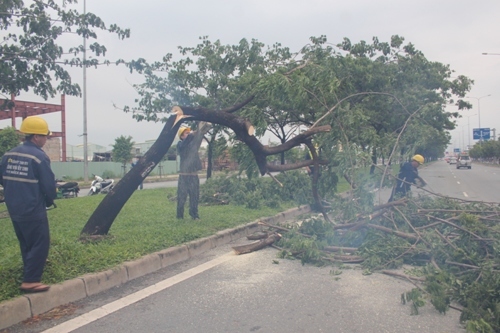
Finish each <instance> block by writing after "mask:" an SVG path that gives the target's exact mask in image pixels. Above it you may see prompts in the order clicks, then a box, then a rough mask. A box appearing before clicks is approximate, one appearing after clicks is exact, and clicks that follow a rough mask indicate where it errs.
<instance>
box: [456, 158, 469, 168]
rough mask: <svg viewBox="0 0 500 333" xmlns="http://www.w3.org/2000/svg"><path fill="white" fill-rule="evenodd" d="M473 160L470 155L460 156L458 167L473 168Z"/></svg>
mask: <svg viewBox="0 0 500 333" xmlns="http://www.w3.org/2000/svg"><path fill="white" fill-rule="evenodd" d="M471 162H472V160H471V159H470V157H469V156H468V155H463V156H460V157H459V158H458V161H457V169H460V168H467V169H470V168H472V165H471Z"/></svg>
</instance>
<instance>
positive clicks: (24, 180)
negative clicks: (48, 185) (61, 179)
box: [3, 176, 38, 184]
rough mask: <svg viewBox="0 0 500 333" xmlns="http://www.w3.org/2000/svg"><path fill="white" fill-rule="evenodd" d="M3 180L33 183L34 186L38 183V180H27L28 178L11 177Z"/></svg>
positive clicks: (5, 177)
mask: <svg viewBox="0 0 500 333" xmlns="http://www.w3.org/2000/svg"><path fill="white" fill-rule="evenodd" d="M3 179H7V180H12V181H14V182H23V183H33V184H37V183H38V179H26V178H17V177H9V176H4V177H3Z"/></svg>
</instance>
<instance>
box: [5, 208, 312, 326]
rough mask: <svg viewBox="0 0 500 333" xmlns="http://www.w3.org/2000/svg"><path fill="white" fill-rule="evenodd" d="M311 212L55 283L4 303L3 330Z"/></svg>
mask: <svg viewBox="0 0 500 333" xmlns="http://www.w3.org/2000/svg"><path fill="white" fill-rule="evenodd" d="M310 211H311V210H310V207H309V206H308V205H304V206H300V207H297V208H292V209H288V210H286V211H284V212H281V213H279V214H277V215H275V216H271V217H265V218H262V219H258V220H256V221H254V222H250V223H247V224H244V225H241V226H239V227H235V228H231V229H226V230H222V231H219V232H217V233H215V234H214V235H212V236H209V237H204V238H201V239H197V240H194V241H191V242H188V243H186V244H183V245H179V246H174V247H171V248H168V249H165V250H161V251H158V252H154V253H152V254H148V255H145V256H143V257H141V258H139V259H137V260H134V261H129V262H125V263H123V264H121V265H119V266H117V267H115V268H112V269H109V270H106V271H103V272H98V273H90V274H85V275H83V276H81V277H77V278H74V279H71V280H68V281H65V282H63V283H60V284H54V285H52V286H51V288H50V290H49V291H48V292H45V293H40V294H29V295H23V296H19V297H17V298H15V299H12V300H8V301H4V302H2V303H0V330H1V329H4V328H7V327H10V326H12V325H15V324H17V323H19V322H22V321H24V320H27V319H29V318H31V317H33V316H36V315H39V314H42V313H45V312H47V311H49V310H51V309H53V308H55V307H58V306H61V305H64V304H68V303H71V302H75V301H78V300H81V299H83V298H86V297H89V296H92V295H95V294H98V293H100V292H103V291H106V290H108V289H111V288H113V287H117V286H120V285H122V284H124V283H126V282H128V281H131V280H134V279H136V278H138V277H141V276H144V275H147V274H150V273H152V272H155V271H157V270H159V269H162V268H165V267H168V266H171V265H173V264H176V263H179V262H181V261H185V260H188V259H190V258H192V257H194V256H197V255H199V254H201V253H203V252H206V251H208V250H211V249H213V248H216V247H218V246H222V245H225V244H228V243H230V242H232V241H234V240H237V239H239V238H242V237H246V236H247V235H250V234H252V233H254V232H255V231H257V230H259V228H260V226H259V222H265V223H280V222H284V221H286V220H288V219H290V218H293V217H295V216H298V215H301V214H306V213H309V212H310Z"/></svg>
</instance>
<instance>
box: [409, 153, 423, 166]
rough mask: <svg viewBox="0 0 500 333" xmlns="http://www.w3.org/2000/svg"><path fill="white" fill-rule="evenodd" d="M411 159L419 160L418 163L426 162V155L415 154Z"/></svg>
mask: <svg viewBox="0 0 500 333" xmlns="http://www.w3.org/2000/svg"><path fill="white" fill-rule="evenodd" d="M411 160H412V161H417V162H418V164H424V161H425V159H424V157H423V156H422V155H419V154H417V155H415V156H413V157H412V158H411Z"/></svg>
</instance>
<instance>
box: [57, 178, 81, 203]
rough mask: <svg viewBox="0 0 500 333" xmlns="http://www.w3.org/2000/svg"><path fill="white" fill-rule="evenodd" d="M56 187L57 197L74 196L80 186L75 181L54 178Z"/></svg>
mask: <svg viewBox="0 0 500 333" xmlns="http://www.w3.org/2000/svg"><path fill="white" fill-rule="evenodd" d="M56 189H57V197H56V198H57V199H62V198H76V197H77V196H78V192H80V187H79V186H78V183H77V182H64V181H62V180H60V179H56Z"/></svg>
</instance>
